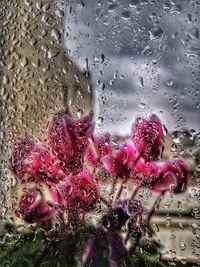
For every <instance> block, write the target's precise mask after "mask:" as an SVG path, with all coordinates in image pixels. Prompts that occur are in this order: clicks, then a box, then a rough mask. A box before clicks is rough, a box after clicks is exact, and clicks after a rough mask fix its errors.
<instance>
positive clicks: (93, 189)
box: [60, 170, 98, 211]
mask: <svg viewBox="0 0 200 267" xmlns="http://www.w3.org/2000/svg"><path fill="white" fill-rule="evenodd" d="M60 192H61V195H62V197H63V198H64V199H65V201H66V204H67V206H68V208H69V209H70V210H71V211H72V210H73V211H77V210H83V211H88V210H90V209H92V208H94V206H95V204H96V202H97V200H98V184H97V182H96V181H95V179H94V177H93V176H92V174H90V172H89V171H87V170H83V171H82V172H81V173H79V174H78V175H75V176H70V177H67V179H66V180H64V181H63V182H62V183H61V185H60Z"/></svg>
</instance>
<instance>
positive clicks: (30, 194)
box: [19, 188, 55, 223]
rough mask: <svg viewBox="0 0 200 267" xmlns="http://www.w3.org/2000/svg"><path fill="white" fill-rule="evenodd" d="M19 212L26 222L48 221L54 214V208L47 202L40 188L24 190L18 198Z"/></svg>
mask: <svg viewBox="0 0 200 267" xmlns="http://www.w3.org/2000/svg"><path fill="white" fill-rule="evenodd" d="M19 213H20V214H21V215H22V217H23V218H24V220H25V221H26V222H28V223H40V222H42V221H49V220H51V219H52V218H53V217H54V215H55V210H54V208H53V207H52V206H51V204H50V203H48V202H47V201H46V200H45V198H44V196H43V194H42V193H41V191H40V190H37V189H35V188H34V189H30V190H26V191H25V192H24V193H23V194H22V196H21V198H20V200H19Z"/></svg>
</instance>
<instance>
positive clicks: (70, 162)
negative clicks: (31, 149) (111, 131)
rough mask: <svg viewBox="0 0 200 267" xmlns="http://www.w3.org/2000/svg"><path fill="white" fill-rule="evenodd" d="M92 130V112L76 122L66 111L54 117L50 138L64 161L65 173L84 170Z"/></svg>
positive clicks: (57, 154) (75, 172)
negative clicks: (84, 160)
mask: <svg viewBox="0 0 200 267" xmlns="http://www.w3.org/2000/svg"><path fill="white" fill-rule="evenodd" d="M92 131H93V126H92V115H91V114H90V115H88V116H87V117H84V118H82V119H80V120H78V121H75V122H74V121H73V120H72V118H71V116H70V115H69V114H67V113H64V112H60V113H57V114H56V115H55V117H54V118H53V121H52V124H51V127H50V131H49V139H50V143H51V147H52V149H53V152H54V154H55V155H56V156H57V157H58V158H59V159H60V160H61V161H62V168H63V169H64V171H65V173H68V174H70V173H72V174H77V173H79V172H80V171H81V170H82V167H83V157H84V153H85V151H86V149H87V147H88V143H89V138H91V135H92Z"/></svg>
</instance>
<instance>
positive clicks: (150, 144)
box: [132, 115, 164, 161]
mask: <svg viewBox="0 0 200 267" xmlns="http://www.w3.org/2000/svg"><path fill="white" fill-rule="evenodd" d="M163 128H164V126H163V125H162V124H161V122H160V120H159V119H158V118H157V117H156V116H155V115H152V116H151V117H150V118H149V119H146V120H145V119H141V118H139V119H137V120H136V123H135V124H134V125H133V127H132V137H133V140H134V143H135V146H136V149H137V151H138V153H139V154H140V156H142V157H143V158H144V159H145V160H146V161H152V160H156V159H158V157H159V155H160V146H161V145H162V142H163V138H164V131H163Z"/></svg>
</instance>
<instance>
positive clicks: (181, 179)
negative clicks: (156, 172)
mask: <svg viewBox="0 0 200 267" xmlns="http://www.w3.org/2000/svg"><path fill="white" fill-rule="evenodd" d="M188 171H189V169H188V166H187V164H186V163H185V162H184V161H183V160H181V159H175V160H173V161H169V162H167V163H165V164H164V165H163V166H162V169H161V174H160V176H159V179H157V181H156V182H155V183H153V184H152V190H153V191H155V192H158V193H163V192H165V191H169V192H171V193H181V192H185V191H186V189H187V183H188V179H189V176H188Z"/></svg>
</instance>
